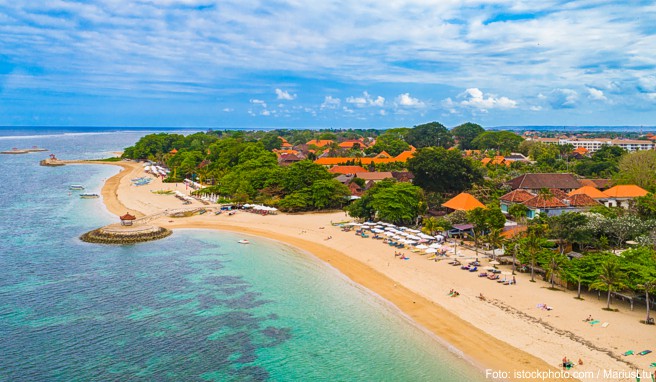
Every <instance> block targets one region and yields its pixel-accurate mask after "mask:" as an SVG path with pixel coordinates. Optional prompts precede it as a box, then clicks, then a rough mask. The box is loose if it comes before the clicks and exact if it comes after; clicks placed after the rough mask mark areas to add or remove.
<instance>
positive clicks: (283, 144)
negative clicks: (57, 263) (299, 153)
mask: <svg viewBox="0 0 656 382" xmlns="http://www.w3.org/2000/svg"><path fill="white" fill-rule="evenodd" d="M280 147H285V148H287V147H289V148H291V147H294V146H293V145H292V144H291V143H288V142H283V143H282V144H281V145H280Z"/></svg>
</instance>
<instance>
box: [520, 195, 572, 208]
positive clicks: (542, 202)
mask: <svg viewBox="0 0 656 382" xmlns="http://www.w3.org/2000/svg"><path fill="white" fill-rule="evenodd" d="M523 204H524V205H525V206H526V207H533V208H558V207H567V204H565V203H563V202H562V201H561V200H560V199H558V198H557V197H555V196H543V195H538V196H536V197H534V198H533V199H529V200H527V201H525V202H524V203H523Z"/></svg>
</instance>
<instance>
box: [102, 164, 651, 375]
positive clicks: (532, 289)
mask: <svg viewBox="0 0 656 382" xmlns="http://www.w3.org/2000/svg"><path fill="white" fill-rule="evenodd" d="M93 163H94V164H97V163H98V162H93ZM107 164H112V165H117V163H107ZM119 165H120V166H122V167H123V168H124V171H123V172H121V173H120V174H119V175H117V176H115V177H112V178H111V179H109V180H108V181H107V183H106V185H105V187H104V188H103V193H102V194H103V199H104V201H105V204H106V205H107V208H108V210H109V211H110V212H112V213H115V214H117V215H122V214H124V213H125V212H131V213H133V214H135V213H136V214H137V216H143V215H148V214H154V213H157V212H161V211H163V210H165V209H176V208H182V207H190V206H183V205H182V203H181V201H180V200H178V199H176V198H175V197H174V196H172V195H158V194H153V193H151V192H150V190H159V189H171V190H176V189H177V190H180V191H183V192H185V191H186V192H188V191H189V190H185V186H184V185H181V184H178V185H175V184H162V183H161V181H160V180H154V181H153V182H152V183H151V184H149V185H147V186H141V187H135V186H132V185H131V182H130V179H131V178H136V177H139V176H143V175H144V172H143V168H142V166H141V165H139V164H136V163H133V162H120V163H119ZM193 205H196V206H199V207H200V206H202V204H201V203H199V202H194V204H193ZM193 205H192V206H193ZM345 219H347V217H346V216H345V214H344V213H343V212H337V213H329V214H304V215H288V214H279V215H275V216H260V215H256V214H250V213H245V212H238V213H237V214H236V215H234V216H228V215H227V214H221V215H218V216H216V215H213V214H204V215H200V216H194V217H191V218H177V219H170V218H163V219H159V220H157V221H155V222H153V223H154V224H159V225H161V226H165V227H167V228H172V229H175V228H214V229H223V230H231V231H237V232H245V233H251V234H256V235H260V236H265V237H270V238H274V239H277V240H280V241H284V242H287V243H289V244H290V245H293V246H296V247H299V248H302V249H305V250H307V251H309V252H311V253H313V254H314V255H316V256H317V257H319V258H320V259H322V260H324V261H326V262H327V263H329V264H331V265H332V266H334V267H335V268H337V269H338V270H340V271H341V272H342V273H344V274H345V275H346V276H348V277H349V278H351V279H352V280H354V281H355V282H357V283H360V284H361V285H363V286H365V287H367V288H369V289H370V290H372V291H374V292H375V293H377V294H378V295H380V296H381V297H382V298H385V299H387V300H389V301H390V302H392V303H393V304H395V305H396V306H397V307H399V309H401V310H402V311H403V312H405V313H406V314H407V315H409V316H410V317H411V318H413V319H414V320H415V321H416V322H417V323H419V324H420V325H422V326H424V327H425V328H426V329H428V330H430V331H432V332H433V333H435V334H436V335H438V336H439V337H441V338H443V339H445V340H446V341H447V342H449V343H450V344H451V345H453V346H454V347H455V348H457V349H458V350H460V351H462V352H464V353H465V354H466V355H467V356H468V357H471V358H472V359H473V360H474V361H475V363H476V364H477V365H478V366H480V367H483V368H491V369H494V370H497V369H500V370H506V371H510V372H511V373H512V372H513V371H535V370H560V367H559V365H560V363H561V359H562V358H563V356H567V357H568V358H570V359H571V360H572V361H574V362H576V361H577V360H578V359H579V358H581V359H582V360H583V361H584V364H583V365H582V366H579V365H577V366H576V367H575V368H574V369H572V370H570V372H572V373H574V372H576V373H582V372H590V373H591V374H589V375H585V376H584V375H579V376H578V377H579V379H581V380H585V381H599V380H604V378H603V377H604V370H611V371H618V372H629V371H630V370H632V369H633V370H635V368H636V367H637V368H638V369H640V370H642V371H645V372H648V371H650V370H651V371H654V370H655V369H654V368H652V369H649V367H648V365H649V364H650V363H651V362H655V361H656V356H654V355H653V354H655V353H652V355H649V356H644V357H643V356H637V355H634V356H628V357H625V356H622V355H621V354H622V353H623V352H625V351H626V350H634V351H635V352H636V353H637V352H639V351H641V350H645V349H651V350H655V351H656V341H654V340H655V339H656V327H655V326H646V325H643V324H640V323H639V322H638V321H639V320H641V319H644V315H645V310H644V307H642V306H641V307H638V308H636V311H634V312H631V311H629V308H628V305H625V304H615V305H614V307H617V308H619V309H620V312H607V311H604V310H602V308H603V307H604V306H605V298H604V296H603V295H602V298H601V299H600V300H598V299H597V297H596V294H595V295H587V296H585V297H586V300H584V301H579V300H576V299H574V297H575V293H574V292H573V291H551V290H548V289H547V288H548V287H549V284H548V283H546V282H544V281H541V280H538V281H537V282H536V283H531V282H529V279H530V275H529V274H522V273H518V274H517V275H516V276H515V277H516V279H517V282H518V285H516V286H505V285H501V284H498V283H496V282H493V281H490V280H487V279H484V278H479V277H477V273H469V272H467V271H463V270H460V269H459V267H453V266H450V265H448V264H447V262H446V261H441V262H434V261H429V260H427V256H420V255H417V254H413V253H410V252H408V251H405V253H406V254H407V256H409V257H410V260H407V261H404V260H398V259H396V258H395V257H394V248H392V247H389V246H388V245H386V244H383V243H382V242H381V241H377V240H372V239H363V238H360V237H357V236H355V235H354V234H353V233H352V232H350V233H346V232H341V231H340V229H339V228H337V227H333V226H331V224H330V223H331V221H343V220H345ZM322 227H323V228H322ZM174 234H175V233H174ZM328 236H332V239H330V240H325V239H326V238H327V237H328ZM459 252H461V250H460V249H459ZM467 254H468V255H471V256H473V252H471V251H469V252H468V253H467ZM485 265H487V260H484V261H483V266H485ZM501 269H502V270H506V271H509V270H510V269H509V268H504V267H503V266H502V267H501ZM452 288H453V289H456V290H458V291H459V292H460V294H461V295H460V296H459V297H457V298H451V297H449V296H447V293H448V291H449V290H450V289H452ZM479 293H483V294H484V295H485V296H486V297H487V301H481V300H479V299H478V298H476V296H478V295H479ZM538 303H546V304H547V305H549V306H552V307H554V309H553V310H551V311H545V310H542V309H538V308H537V304H538ZM588 315H592V316H593V317H594V318H595V319H596V320H599V321H601V323H599V324H597V325H594V326H591V325H589V324H587V323H585V322H583V320H584V319H585V318H586V317H588ZM604 322H608V323H609V325H608V326H607V327H606V328H604V327H602V325H601V324H602V323H604ZM508 379H512V380H518V379H520V378H517V377H516V376H515V377H514V378H513V375H512V374H510V377H509V378H508ZM646 379H647V378H643V380H646ZM546 380H560V379H546ZM608 380H627V381H629V380H630V381H633V380H634V379H633V378H619V379H618V378H611V379H608Z"/></svg>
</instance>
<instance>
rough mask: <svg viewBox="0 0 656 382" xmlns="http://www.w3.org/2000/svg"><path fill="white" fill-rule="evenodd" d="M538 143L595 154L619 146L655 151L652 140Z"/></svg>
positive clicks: (566, 139) (544, 140) (554, 140)
mask: <svg viewBox="0 0 656 382" xmlns="http://www.w3.org/2000/svg"><path fill="white" fill-rule="evenodd" d="M533 140H535V141H537V142H542V143H547V144H553V145H567V144H569V145H572V146H574V149H575V150H576V149H579V148H584V149H586V150H587V152H590V153H593V152H595V151H597V150H599V149H600V148H602V147H603V146H604V145H611V146H619V147H621V148H623V149H624V150H626V151H629V152H631V151H639V150H653V149H654V145H655V143H654V142H652V141H650V140H636V139H610V138H570V137H558V138H533Z"/></svg>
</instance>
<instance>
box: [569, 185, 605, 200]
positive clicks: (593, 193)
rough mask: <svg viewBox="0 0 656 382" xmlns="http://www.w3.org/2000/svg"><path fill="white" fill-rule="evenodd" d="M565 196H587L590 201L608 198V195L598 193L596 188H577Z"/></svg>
mask: <svg viewBox="0 0 656 382" xmlns="http://www.w3.org/2000/svg"><path fill="white" fill-rule="evenodd" d="M567 195H569V196H574V195H588V196H589V197H591V198H592V199H606V198H608V195H606V194H604V193H603V192H601V191H599V190H598V189H597V188H595V187H592V186H583V187H581V188H577V189H576V190H574V191H572V192H570V193H569V194H567Z"/></svg>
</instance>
